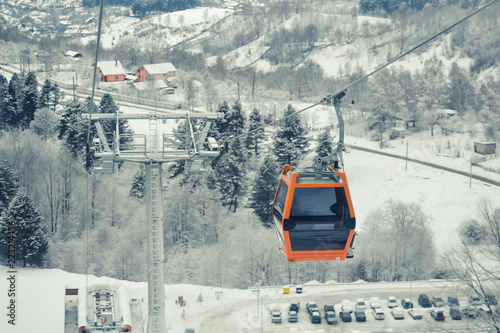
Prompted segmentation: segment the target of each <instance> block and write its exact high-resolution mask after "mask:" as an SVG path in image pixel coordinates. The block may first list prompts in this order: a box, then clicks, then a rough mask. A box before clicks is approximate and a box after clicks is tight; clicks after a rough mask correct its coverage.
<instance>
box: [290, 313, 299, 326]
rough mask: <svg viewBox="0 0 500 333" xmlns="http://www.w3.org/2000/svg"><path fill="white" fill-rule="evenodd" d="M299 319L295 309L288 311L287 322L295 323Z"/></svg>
mask: <svg viewBox="0 0 500 333" xmlns="http://www.w3.org/2000/svg"><path fill="white" fill-rule="evenodd" d="M298 321H299V316H298V314H297V311H289V312H288V322H289V323H296V322H298Z"/></svg>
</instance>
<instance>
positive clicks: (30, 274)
mask: <svg viewBox="0 0 500 333" xmlns="http://www.w3.org/2000/svg"><path fill="white" fill-rule="evenodd" d="M0 271H1V272H2V274H1V275H2V276H5V271H6V268H5V267H0ZM5 281H6V279H4V278H2V279H1V280H0V288H2V290H6V288H7V285H6V282H5ZM47 281H49V283H47ZM87 283H88V285H89V286H91V285H93V284H109V285H114V286H116V287H117V288H119V287H124V288H126V290H127V294H128V295H127V296H128V301H130V300H131V299H137V300H139V307H140V309H138V310H135V311H132V320H133V322H134V325H135V326H134V327H133V330H134V331H135V332H141V330H140V324H139V323H140V322H141V321H142V320H144V319H145V315H144V314H146V313H147V285H146V283H145V282H129V281H119V280H115V279H110V278H106V277H100V278H99V277H95V276H89V277H88V281H87V278H86V276H85V275H79V274H73V273H67V272H64V271H61V270H58V269H50V270H40V269H18V284H17V290H18V292H19V296H18V308H17V323H18V325H16V326H15V327H14V326H11V325H8V324H7V323H6V320H5V319H2V321H0V331H1V332H2V333H4V332H5V333H26V332H42V333H54V332H62V331H61V327H62V326H61V321H64V313H63V312H62V311H63V309H64V302H65V299H64V288H65V287H71V288H79V289H80V290H81V289H84V288H86V285H87ZM257 290H258V292H257ZM420 293H427V294H428V295H429V297H432V296H439V297H441V298H443V299H444V300H446V298H447V296H458V298H459V301H460V302H461V304H462V305H465V304H466V303H467V302H466V300H467V295H465V294H463V293H462V291H461V287H460V285H459V284H458V283H456V282H454V281H416V282H412V283H410V282H405V283H364V282H358V283H351V284H336V283H331V284H323V285H322V284H318V283H316V282H314V281H312V282H310V283H306V284H305V285H304V286H303V293H302V294H296V293H295V288H294V287H292V288H290V294H283V288H282V286H277V287H267V288H262V287H261V288H260V289H256V288H253V289H248V290H237V289H224V288H215V287H204V286H194V285H184V284H180V285H169V286H166V289H165V313H166V320H167V326H168V332H172V333H183V332H184V330H185V329H186V328H195V329H196V332H197V333H200V332H205V333H222V332H261V329H262V331H263V332H288V331H289V328H290V327H296V328H298V329H300V330H301V332H305V331H306V330H318V329H324V330H325V332H334V331H331V329H333V327H332V326H328V325H327V324H326V322H325V321H324V320H322V323H321V324H311V323H310V321H309V318H308V316H307V313H306V310H305V305H306V303H307V302H311V301H312V302H316V303H317V305H318V307H320V310H322V307H323V305H324V304H330V305H334V306H335V310H336V312H337V313H338V312H340V311H341V307H340V303H341V301H342V300H343V299H348V300H350V301H351V302H354V301H355V300H356V299H357V298H363V299H364V300H365V301H368V300H369V298H370V297H373V296H377V297H379V298H380V299H381V301H382V309H383V310H384V313H385V316H386V319H385V320H383V321H376V320H375V319H374V318H373V316H372V314H371V310H370V309H369V308H368V309H367V310H366V316H367V321H366V322H365V323H357V322H355V321H353V322H351V323H339V325H337V326H335V327H338V328H340V329H342V331H343V332H352V331H353V330H359V332H370V331H382V330H383V329H386V328H392V329H394V330H395V331H396V330H398V331H400V330H414V329H416V328H418V329H429V330H432V329H437V328H441V329H452V328H454V329H456V328H466V327H478V326H480V325H481V323H482V322H481V320H480V319H468V320H466V319H463V320H461V321H452V320H450V319H447V320H446V321H445V322H444V323H443V322H435V321H434V320H432V318H431V317H430V315H429V312H430V309H427V310H425V311H424V319H423V320H421V321H415V320H413V319H412V318H411V317H410V316H409V315H408V313H406V315H405V319H403V320H395V319H394V318H393V317H392V315H391V312H390V309H389V308H388V307H387V296H390V295H392V296H395V297H396V298H397V299H398V303H399V302H400V300H401V299H402V298H408V297H411V298H412V300H414V302H415V300H416V298H417V295H418V294H420ZM199 295H202V301H201V302H199V301H197V299H198V297H199ZM178 296H183V297H184V299H185V300H186V306H185V307H182V308H181V307H180V306H178V305H176V304H175V300H176V299H177V297H178ZM4 297H5V296H4V295H3V293H2V304H4V303H5V302H4V301H3V300H4ZM290 302H299V303H300V304H301V309H300V311H299V322H298V323H288V322H287V318H288V316H287V308H288V305H289V303H290ZM367 303H368V302H367ZM415 303H416V302H415ZM271 304H278V306H279V308H280V310H281V312H282V316H283V322H282V324H272V323H271V320H270V314H269V309H270V305H271ZM133 307H134V306H133ZM56 310H57V311H56ZM183 310H184V311H185V319H182V318H181V314H182V311H183ZM444 310H445V315H446V316H448V315H449V308H448V307H445V308H444ZM321 312H323V311H321ZM405 312H406V311H405ZM74 332H75V333H76V327H75V331H74ZM66 333H69V332H68V331H66Z"/></svg>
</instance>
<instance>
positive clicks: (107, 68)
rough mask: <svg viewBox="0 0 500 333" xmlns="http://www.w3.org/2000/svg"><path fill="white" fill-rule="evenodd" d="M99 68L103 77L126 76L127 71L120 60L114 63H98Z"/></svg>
mask: <svg viewBox="0 0 500 333" xmlns="http://www.w3.org/2000/svg"><path fill="white" fill-rule="evenodd" d="M97 67H99V69H100V70H101V73H102V74H103V75H119V74H123V75H125V70H124V69H123V67H122V64H121V62H120V61H119V60H114V61H98V62H97Z"/></svg>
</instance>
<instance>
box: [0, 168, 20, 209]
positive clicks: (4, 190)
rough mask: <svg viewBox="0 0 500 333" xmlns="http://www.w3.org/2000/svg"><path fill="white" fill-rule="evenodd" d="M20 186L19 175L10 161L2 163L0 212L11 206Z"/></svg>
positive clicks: (0, 172) (0, 173)
mask: <svg viewBox="0 0 500 333" xmlns="http://www.w3.org/2000/svg"><path fill="white" fill-rule="evenodd" d="M18 185H19V179H18V177H17V173H16V171H15V170H14V167H13V166H12V164H11V163H10V162H8V161H2V162H0V212H2V211H3V210H4V208H6V207H8V206H9V203H10V201H11V200H12V198H13V197H14V196H15V194H16V192H17V188H18Z"/></svg>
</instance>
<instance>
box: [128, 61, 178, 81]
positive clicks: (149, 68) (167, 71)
mask: <svg viewBox="0 0 500 333" xmlns="http://www.w3.org/2000/svg"><path fill="white" fill-rule="evenodd" d="M176 72H177V69H176V68H175V67H174V65H172V64H171V63H170V62H164V63H161V64H150V65H144V66H142V67H141V68H139V69H138V70H137V71H136V72H135V74H138V75H137V81H138V82H145V81H156V80H163V81H165V83H167V84H168V78H169V77H173V76H175V73H176Z"/></svg>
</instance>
